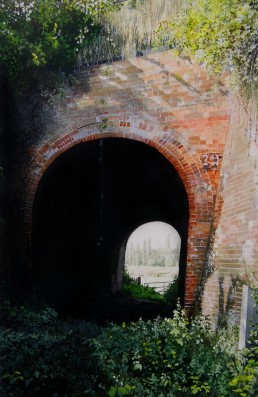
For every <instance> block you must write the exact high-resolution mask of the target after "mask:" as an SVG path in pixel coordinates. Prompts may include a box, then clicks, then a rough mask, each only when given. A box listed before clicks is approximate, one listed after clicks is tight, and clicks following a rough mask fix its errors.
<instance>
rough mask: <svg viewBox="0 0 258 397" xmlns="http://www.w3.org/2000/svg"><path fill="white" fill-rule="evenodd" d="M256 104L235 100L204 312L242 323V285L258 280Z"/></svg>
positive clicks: (232, 108) (225, 155)
mask: <svg viewBox="0 0 258 397" xmlns="http://www.w3.org/2000/svg"><path fill="white" fill-rule="evenodd" d="M257 133H258V129H257V116H256V103H255V100H251V101H250V103H249V106H244V105H243V104H242V102H241V100H240V99H239V98H232V102H231V121H230V129H229V133H228V136H227V142H226V146H225V151H224V158H223V167H222V172H221V182H220V187H219V193H218V201H217V203H218V205H219V206H220V207H221V211H220V212H221V216H220V217H219V218H218V219H217V222H218V223H217V229H216V233H215V236H214V237H215V238H214V249H213V253H212V255H211V258H210V266H211V267H212V268H213V269H214V272H213V274H212V276H211V277H210V278H209V279H208V281H207V284H206V288H205V294H204V300H203V309H204V311H205V312H207V313H211V312H213V313H214V314H215V315H219V316H221V315H222V316H224V317H225V318H226V317H228V318H231V319H232V318H233V319H235V320H236V321H238V318H239V307H240V306H241V298H242V283H243V282H247V283H249V284H250V283H253V282H254V283H256V284H257V279H258V278H257V277H258V261H257V259H258V258H257V243H258V228H257V226H258V217H257V215H258V214H257V209H258V189H257V186H258V174H257V160H258V159H257Z"/></svg>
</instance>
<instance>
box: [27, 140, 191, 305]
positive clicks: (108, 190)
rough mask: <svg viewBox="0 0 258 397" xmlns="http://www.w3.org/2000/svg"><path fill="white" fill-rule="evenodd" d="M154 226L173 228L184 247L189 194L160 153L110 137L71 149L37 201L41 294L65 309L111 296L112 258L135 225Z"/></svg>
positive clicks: (35, 253)
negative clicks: (68, 303)
mask: <svg viewBox="0 0 258 397" xmlns="http://www.w3.org/2000/svg"><path fill="white" fill-rule="evenodd" d="M155 220H158V221H163V222H166V223H169V224H171V225H172V226H173V227H175V229H176V230H177V231H178V233H179V234H180V236H181V239H182V240H185V241H186V235H187V223H188V203H187V196H186V192H185V189H184V186H183V184H182V182H181V180H180V178H179V177H178V174H177V172H176V171H175V169H174V168H173V166H172V165H171V164H170V163H169V162H168V160H167V159H166V158H165V157H164V156H163V155H161V154H160V153H159V152H158V151H157V150H156V149H154V148H152V147H150V146H148V145H146V144H144V143H141V142H136V141H133V140H129V139H120V138H106V139H103V140H94V141H90V142H86V143H81V144H78V145H76V146H74V147H73V148H71V149H69V150H67V151H66V152H65V153H63V154H62V155H60V156H59V157H58V158H57V159H56V160H55V161H54V162H53V163H52V164H51V166H50V167H49V168H48V169H47V171H46V172H45V174H44V175H43V177H42V179H41V181H40V184H39V186H38V189H37V192H36V196H35V200H34V207H33V223H32V262H33V272H34V277H35V282H36V283H38V285H39V290H40V291H41V293H42V294H43V295H45V296H47V297H48V299H49V300H50V301H51V300H53V301H55V303H56V304H57V305H61V306H62V302H64V301H65V298H64V297H69V299H71V300H74V302H76V301H77V302H78V300H81V299H85V297H86V295H87V296H90V295H91V296H93V295H94V294H95V293H96V294H98V293H99V291H101V292H102V294H105V293H109V292H110V283H109V281H108V280H110V273H111V270H110V269H114V268H115V267H116V264H115V263H112V260H113V258H114V257H115V255H114V252H115V251H116V250H119V248H120V246H121V244H122V243H123V241H124V240H125V239H127V238H128V237H129V235H130V234H131V232H133V231H134V230H135V229H136V228H137V227H138V226H140V225H141V224H143V223H146V222H150V221H155ZM67 299H68V298H67Z"/></svg>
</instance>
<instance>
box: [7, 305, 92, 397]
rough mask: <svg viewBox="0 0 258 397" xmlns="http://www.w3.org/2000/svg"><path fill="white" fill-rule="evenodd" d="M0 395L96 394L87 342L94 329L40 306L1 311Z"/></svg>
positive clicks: (89, 325) (27, 396)
mask: <svg viewBox="0 0 258 397" xmlns="http://www.w3.org/2000/svg"><path fill="white" fill-rule="evenodd" d="M0 319H1V320H3V322H1V324H3V325H2V326H1V327H0V357H1V358H0V368H1V382H0V395H1V396H3V397H5V396H6V397H7V396H8V397H9V396H14V397H20V396H26V397H29V396H33V397H35V396H44V397H47V396H53V395H56V396H66V395H68V394H69V393H72V392H73V393H75V392H76V396H78V397H79V396H85V395H95V391H94V388H95V379H96V376H97V373H96V366H95V365H94V363H93V361H92V357H91V355H90V348H89V339H90V338H91V337H93V336H95V337H96V336H97V335H98V333H99V328H98V327H97V326H96V325H95V324H92V323H86V322H84V321H61V320H60V319H59V318H58V316H57V314H56V312H55V311H54V310H53V309H51V308H49V307H44V308H41V309H40V310H37V311H35V310H31V309H29V308H26V307H11V306H10V305H8V304H6V305H5V306H4V307H1V309H0Z"/></svg>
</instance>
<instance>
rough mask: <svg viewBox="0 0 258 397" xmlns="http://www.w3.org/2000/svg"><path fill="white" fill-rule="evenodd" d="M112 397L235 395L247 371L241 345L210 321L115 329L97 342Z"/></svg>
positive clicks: (176, 320) (177, 316) (179, 315)
mask: <svg viewBox="0 0 258 397" xmlns="http://www.w3.org/2000/svg"><path fill="white" fill-rule="evenodd" d="M91 343H92V345H93V347H94V350H95V353H94V356H95V357H96V359H97V362H98V364H99V367H100V371H101V373H102V375H103V378H104V379H105V382H104V383H103V385H102V387H103V388H107V389H108V395H109V396H110V397H114V396H124V395H128V396H137V397H144V396H146V397H147V396H148V397H158V396H159V397H165V396H166V397H181V396H184V397H187V396H192V395H198V396H209V397H221V396H224V397H227V396H232V389H231V388H230V386H229V382H230V380H231V379H232V378H233V377H234V376H235V375H237V374H238V371H241V369H242V367H241V363H240V361H239V359H238V354H237V353H236V347H235V341H234V338H233V337H230V335H229V333H227V331H225V330H221V331H219V332H215V331H213V330H212V329H211V326H210V323H209V321H208V319H206V318H204V317H199V318H196V319H194V320H193V321H191V322H190V321H189V320H188V318H187V317H186V316H185V315H184V313H183V312H182V311H180V310H177V311H175V313H174V317H173V318H172V319H165V320H162V319H160V318H158V319H156V320H154V321H147V322H144V321H138V322H136V323H133V324H131V325H129V326H126V325H125V324H123V326H118V325H110V326H108V327H107V328H106V329H105V330H103V332H102V333H101V335H100V336H99V337H98V338H96V339H94V340H92V342H91Z"/></svg>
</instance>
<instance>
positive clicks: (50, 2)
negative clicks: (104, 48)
mask: <svg viewBox="0 0 258 397" xmlns="http://www.w3.org/2000/svg"><path fill="white" fill-rule="evenodd" d="M114 7H115V6H114V1H113V0H0V42H1V46H0V63H2V64H5V65H6V66H7V68H8V71H9V75H10V79H11V81H13V82H15V81H16V82H17V81H18V79H19V78H20V76H21V73H22V72H23V71H24V70H25V69H28V68H30V67H32V66H35V65H36V66H42V65H47V66H50V67H52V68H56V69H59V68H62V69H68V68H69V67H71V66H72V65H73V64H74V62H75V59H76V56H77V54H78V52H79V51H80V49H81V48H83V47H85V45H86V44H87V42H89V41H90V40H91V39H92V37H93V36H94V35H96V34H97V32H98V28H99V26H98V18H99V16H100V15H103V14H104V13H105V12H107V11H110V10H112V9H114Z"/></svg>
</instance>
